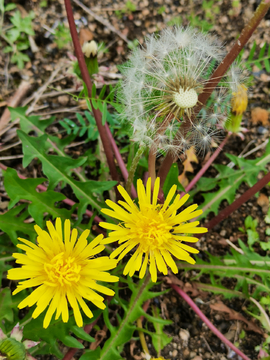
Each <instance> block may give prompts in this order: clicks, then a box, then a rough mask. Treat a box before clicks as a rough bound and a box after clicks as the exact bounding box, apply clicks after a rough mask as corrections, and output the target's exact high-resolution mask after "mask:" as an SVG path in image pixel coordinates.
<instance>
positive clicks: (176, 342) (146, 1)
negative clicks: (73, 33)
mask: <svg viewBox="0 0 270 360" xmlns="http://www.w3.org/2000/svg"><path fill="white" fill-rule="evenodd" d="M13 2H15V3H16V4H17V5H18V8H19V10H20V11H21V12H22V14H25V13H29V12H30V11H31V10H32V11H34V13H35V19H34V20H33V24H34V31H35V36H33V44H32V46H31V49H28V50H27V55H28V56H29V57H30V60H31V61H30V62H27V63H26V64H25V66H24V68H23V69H22V70H20V69H18V67H17V66H16V65H14V64H11V63H10V57H9V55H8V54H5V53H4V52H3V51H2V52H1V53H0V66H1V68H2V69H3V70H2V71H1V72H0V81H1V84H2V86H1V88H0V106H1V107H0V110H2V111H4V109H5V107H6V104H7V103H6V102H8V100H9V98H10V97H11V96H12V95H13V94H14V92H15V91H16V90H17V88H18V86H19V85H20V83H21V82H22V81H23V80H24V81H26V82H27V83H29V84H30V86H31V88H30V90H29V91H28V94H27V96H28V97H27V98H26V99H24V100H23V101H22V102H20V103H19V104H18V105H20V106H22V105H27V106H33V108H32V112H31V115H39V116H42V118H43V119H46V118H48V117H50V116H52V115H54V116H55V121H54V123H53V125H52V126H51V127H50V131H51V133H53V134H57V133H58V131H59V125H58V122H59V120H61V119H63V117H68V118H69V119H72V120H75V119H76V117H75V114H76V113H78V112H81V113H82V112H83V111H84V109H85V108H86V106H85V102H84V101H79V104H78V103H77V102H76V101H75V100H74V99H73V98H72V97H71V96H69V95H67V92H69V93H71V92H72V93H76V94H78V93H79V87H80V84H79V83H78V81H77V80H76V79H75V78H74V77H73V76H71V75H70V73H69V69H70V66H71V62H70V60H71V59H72V56H73V49H72V45H71V43H69V44H67V45H66V46H65V47H64V48H62V49H59V47H58V46H57V45H56V43H55V37H54V35H53V32H54V28H55V26H56V25H57V24H59V23H62V24H64V25H65V26H67V18H66V13H65V7H64V0H59V1H57V2H55V1H47V6H45V7H43V8H41V7H40V2H39V1H37V0H36V1H34V0H33V1H30V0H26V1H16V0H14V1H13ZM84 3H85V4H86V5H87V6H90V5H91V6H90V7H89V8H90V9H91V11H92V12H93V13H94V15H95V16H92V15H89V14H88V13H87V12H86V11H84V10H83V9H82V8H81V7H80V6H79V5H78V1H75V2H72V5H73V9H74V15H75V19H76V25H77V27H78V31H80V32H81V33H82V29H84V30H85V29H87V32H86V34H87V36H88V37H89V38H90V37H92V38H93V39H94V40H96V41H97V42H98V43H100V42H104V44H105V46H106V47H107V52H105V53H104V54H103V56H102V57H101V58H100V59H99V62H100V65H101V66H103V68H102V71H103V78H102V79H100V78H97V79H96V80H97V82H96V84H97V87H102V82H104V83H107V84H109V83H110V84H115V83H116V82H117V74H118V70H117V67H116V66H117V65H119V64H121V63H122V62H124V61H125V60H126V59H127V58H128V54H129V52H130V50H129V48H128V46H127V45H128V44H127V42H126V41H125V40H124V39H123V38H120V37H119V36H118V35H117V34H116V32H113V31H111V30H110V29H109V28H108V27H107V26H105V25H104V21H103V23H102V22H100V21H99V20H98V18H97V16H99V17H102V19H104V20H105V21H108V22H109V23H110V24H111V25H112V26H113V28H114V29H115V30H117V31H120V32H121V33H122V35H123V37H124V38H125V37H126V38H127V39H128V40H129V41H134V40H138V41H139V43H141V44H143V41H144V37H145V36H146V35H147V34H151V33H154V32H158V31H160V30H162V29H164V28H165V27H166V26H172V25H173V24H177V25H180V24H181V25H183V26H187V25H188V24H189V23H192V24H193V23H195V22H196V23H197V25H198V26H201V25H203V26H206V24H212V25H213V26H212V27H211V29H210V33H211V34H213V35H215V36H217V37H218V38H219V39H220V40H221V41H222V42H223V43H224V46H225V48H226V49H230V47H231V45H232V44H233V42H234V41H235V38H236V37H237V36H238V35H239V33H240V31H241V29H242V28H243V26H244V24H245V23H246V22H247V20H248V19H249V18H250V17H251V15H252V13H253V11H254V9H255V8H256V6H257V4H258V1H255V0H249V1H246V0H239V1H234V2H233V4H232V2H231V1H228V0H225V1H217V0H214V1H212V2H211V1H210V0H204V1H203V2H202V1H196V0H194V1H190V0H176V1H170V0H165V1H161V0H156V1H151V0H140V1H139V0H132V3H133V4H134V5H135V8H134V11H131V10H130V9H129V6H128V5H125V3H124V2H121V1H119V0H118V1H117V0H112V1H106V0H104V1H102V3H101V2H100V1H93V0H92V1H91V2H90V1H85V2H84ZM90 3H91V4H90ZM210 3H212V5H211V4H210ZM203 4H204V6H202V5H203ZM207 4H210V7H208V8H207V6H206V5H207ZM190 16H191V17H190ZM9 17H10V13H8V14H7V15H5V17H4V30H6V29H7V27H8V26H9V24H10V23H9ZM269 26H270V13H268V14H267V15H266V17H265V19H263V20H262V22H261V23H260V25H259V27H258V29H257V30H256V31H255V33H254V34H253V35H252V37H251V39H250V41H249V43H248V45H247V46H246V47H245V50H244V53H243V59H244V60H245V59H247V58H248V55H249V52H250V49H251V47H252V45H253V42H254V41H256V43H257V48H258V49H259V48H260V47H261V46H262V45H263V44H264V43H265V42H267V43H268V44H269ZM81 36H82V35H81ZM1 41H2V40H1ZM3 42H4V41H2V45H3ZM35 45H36V46H35ZM258 51H259V50H257V52H258ZM56 70H57V71H56ZM252 75H253V77H254V81H253V85H252V86H251V87H250V88H249V107H248V110H247V111H246V113H245V115H244V122H245V125H246V127H247V128H248V130H249V132H248V133H247V134H246V136H245V139H244V141H242V140H240V139H239V138H237V137H231V138H230V140H229V141H228V142H227V144H226V145H225V148H224V151H223V152H222V153H221V154H220V155H219V157H218V158H217V159H216V163H220V164H227V163H228V158H227V157H226V156H225V153H230V154H234V155H237V156H238V155H239V154H240V153H241V152H242V151H245V152H247V151H248V150H250V149H253V148H254V147H255V146H258V145H260V144H262V143H263V142H264V141H265V140H266V139H268V138H269V122H268V121H267V120H266V121H260V120H259V121H258V120H257V121H255V122H254V121H253V122H252V121H251V111H252V109H254V108H256V107H259V108H262V109H265V110H267V111H269V108H270V105H269V84H270V76H269V73H267V72H266V71H265V70H262V71H261V70H259V69H258V68H257V67H256V66H253V67H252ZM43 86H44V88H43V90H42V87H43ZM37 95H38V97H37V101H36V102H35V96H37ZM33 102H35V103H33ZM17 126H18V125H15V126H14V125H13V126H11V127H10V128H9V129H7V130H6V131H4V132H3V133H2V138H1V144H0V145H1V146H0V150H1V152H2V154H1V157H0V161H1V162H2V163H3V164H4V165H6V166H8V167H12V168H15V169H16V170H17V171H19V172H20V173H21V174H22V175H24V176H27V177H38V176H42V172H41V168H40V165H39V164H38V162H32V163H31V166H28V168H26V169H24V168H23V167H22V164H21V158H22V148H21V144H20V143H18V137H17V135H16V129H17ZM60 136H61V134H59V137H60ZM89 146H95V144H90V145H89V144H88V145H86V144H84V143H83V142H80V141H79V140H78V141H77V140H76V139H75V140H74V143H73V144H72V146H71V147H69V148H68V149H67V150H66V151H67V152H68V153H69V154H70V155H71V156H72V157H78V156H79V155H81V154H83V153H84V152H85V151H86V150H87V149H88V148H89ZM247 147H248V150H247ZM5 149H6V150H5ZM263 151H264V150H263V149H261V150H258V151H256V152H254V153H253V154H252V155H251V156H250V157H249V159H251V158H256V157H259V156H261V155H262V154H263ZM202 161H203V159H200V164H198V165H196V164H194V168H195V171H198V169H199V168H200V167H201V164H202ZM215 175H216V170H215V169H214V168H213V167H211V168H210V169H209V170H208V171H207V173H206V174H205V176H208V177H213V176H215ZM261 176H262V174H261ZM247 189H248V186H247V185H246V184H242V185H241V186H240V188H239V189H238V191H237V197H238V196H240V195H241V194H242V193H244V192H245V191H246V190H247ZM66 191H67V192H68V194H67V195H68V196H69V198H72V194H71V191H70V190H69V191H68V190H66ZM0 192H1V198H2V203H1V211H2V212H5V211H6V209H7V205H8V200H9V199H8V197H7V194H6V193H5V189H4V187H3V185H1V187H0ZM261 193H262V194H265V195H266V196H267V197H269V196H270V188H269V186H267V187H265V188H264V189H262V191H261ZM196 201H198V202H200V201H202V197H201V195H199V196H198V198H196ZM226 205H227V204H226V201H224V202H223V203H222V204H221V209H222V208H224V207H225V206H226ZM247 215H251V216H252V217H253V218H256V219H257V220H258V232H259V234H260V239H261V240H265V241H267V240H268V239H267V238H266V236H265V222H264V216H265V208H263V207H262V206H260V205H258V203H257V198H255V197H254V198H252V199H250V200H249V201H248V202H247V203H246V204H244V205H243V206H242V207H241V208H240V209H239V210H237V211H235V212H234V213H233V214H232V216H231V217H230V218H228V219H225V220H224V221H223V222H222V223H221V224H220V225H218V226H216V228H214V229H213V230H211V231H210V232H209V233H208V234H207V235H205V236H204V237H203V238H202V239H201V240H200V245H199V247H200V250H201V254H202V255H201V256H204V254H205V253H206V252H209V253H210V254H212V255H216V256H220V257H221V256H223V255H225V254H227V253H229V251H230V246H229V245H228V243H227V242H226V241H225V240H226V239H228V240H230V241H231V242H232V243H234V244H237V240H238V238H241V239H242V240H243V241H244V242H246V241H247V238H246V235H245V234H243V233H242V232H241V231H239V227H244V220H245V218H246V217H247ZM212 217H213V214H210V215H209V216H208V220H209V219H211V218H212ZM188 276H189V275H186V274H185V273H184V272H183V271H182V272H180V273H179V274H178V275H177V277H178V279H179V280H182V281H189V277H188ZM204 281H205V282H207V281H209V279H207V278H205V279H204ZM231 285H232V284H231V283H228V286H229V287H230V286H231ZM162 286H163V287H164V288H166V287H167V285H165V283H164V284H163V285H162ZM192 297H193V299H194V301H195V302H196V304H197V305H198V306H199V307H200V309H201V310H202V311H203V313H204V314H205V315H206V316H207V317H208V318H209V319H210V320H211V321H212V322H213V324H214V325H215V326H216V327H217V328H218V329H219V330H220V331H221V332H222V333H223V334H225V336H226V337H227V338H228V339H229V340H231V341H232V342H239V344H240V348H241V350H242V351H243V352H244V353H245V354H246V355H247V356H248V357H249V358H250V359H252V360H253V359H254V360H255V359H257V358H258V352H257V351H255V350H254V349H255V347H256V346H258V345H260V344H262V342H263V340H264V339H263V336H262V335H261V334H259V333H256V332H254V331H246V335H245V337H244V338H243V339H240V337H239V336H240V333H241V331H242V330H243V329H244V330H246V325H245V324H244V323H243V322H242V321H237V320H228V318H227V316H226V314H225V313H224V312H218V311H216V310H212V309H211V307H210V305H211V304H213V303H216V302H218V301H223V302H224V303H225V304H226V305H227V306H228V307H229V308H230V309H233V310H235V311H237V312H239V313H241V314H242V315H243V316H244V317H245V318H246V319H248V320H250V321H252V322H253V321H254V319H251V317H250V316H248V315H247V313H246V312H245V308H246V303H245V300H242V299H231V300H224V299H223V298H222V296H217V295H213V294H211V293H205V292H204V293H203V292H201V293H200V294H199V295H198V294H197V295H195V296H192ZM153 302H155V303H156V305H157V306H159V307H160V308H161V309H162V315H163V317H164V318H166V319H172V320H173V323H172V324H171V325H169V326H166V327H165V328H164V331H165V332H166V333H167V334H168V335H169V336H171V337H172V342H171V343H170V344H169V345H167V346H166V348H165V349H164V350H163V351H162V356H163V357H164V358H165V359H171V360H176V359H177V360H182V359H187V360H188V359H193V360H201V359H203V360H204V359H213V360H217V359H219V360H226V359H235V360H238V359H239V358H238V357H237V355H236V354H235V353H234V352H232V351H231V350H230V349H229V348H227V347H226V346H225V345H224V344H223V343H222V342H221V341H220V340H219V339H218V338H217V337H216V336H215V335H213V333H212V332H211V331H210V330H209V329H208V328H207V327H206V325H205V324H204V323H203V322H202V320H201V319H200V318H199V317H198V316H197V315H195V314H194V312H193V310H192V309H191V308H190V307H189V306H188V305H187V304H186V303H185V302H184V300H182V299H181V298H180V297H178V296H177V295H176V294H175V293H174V292H173V291H170V292H169V293H168V294H166V295H163V296H161V297H159V298H158V299H154V300H153ZM99 325H100V328H102V327H103V325H104V324H103V323H100V324H99ZM256 325H257V326H258V327H260V324H259V323H258V322H256ZM91 335H92V336H95V331H92V333H91ZM135 335H136V334H135ZM146 339H147V342H148V343H149V344H148V346H149V349H150V351H151V354H152V355H153V356H154V355H157V354H155V351H154V350H153V347H152V345H151V341H150V339H148V338H146ZM85 345H86V347H87V346H89V344H85ZM65 351H66V349H65V348H63V352H65ZM79 354H80V353H79V352H78V353H77V355H75V356H74V359H78V358H79ZM122 356H123V358H125V359H127V360H131V359H136V360H139V359H141V358H142V357H141V347H140V343H139V341H137V340H134V342H133V343H131V344H127V345H126V346H125V347H124V350H123V353H122ZM37 358H38V359H42V360H45V359H47V360H48V359H51V360H52V359H56V358H55V357H53V356H39V357H37Z"/></svg>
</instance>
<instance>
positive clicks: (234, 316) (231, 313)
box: [209, 301, 263, 334]
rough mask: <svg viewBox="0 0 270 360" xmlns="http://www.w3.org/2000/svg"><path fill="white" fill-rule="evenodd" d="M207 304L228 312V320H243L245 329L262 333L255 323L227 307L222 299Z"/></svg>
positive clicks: (212, 307) (217, 309)
mask: <svg viewBox="0 0 270 360" xmlns="http://www.w3.org/2000/svg"><path fill="white" fill-rule="evenodd" d="M209 306H210V308H211V309H213V310H216V311H221V312H225V313H227V314H229V316H228V319H229V320H239V321H243V322H244V323H245V324H246V325H247V327H246V330H247V331H254V332H256V333H258V334H263V331H262V330H261V329H260V328H259V327H258V326H257V325H256V324H254V323H253V322H251V321H249V320H247V319H246V318H245V317H244V316H243V315H242V314H240V313H239V312H237V311H235V310H233V309H230V308H228V306H226V305H225V304H223V302H222V301H217V302H216V303H215V304H210V305H209Z"/></svg>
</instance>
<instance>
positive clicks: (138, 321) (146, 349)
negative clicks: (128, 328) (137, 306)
mask: <svg viewBox="0 0 270 360" xmlns="http://www.w3.org/2000/svg"><path fill="white" fill-rule="evenodd" d="M137 327H138V328H141V329H142V327H143V326H142V319H141V318H140V317H139V318H138V319H137ZM138 333H139V338H140V342H141V345H142V349H143V351H144V352H145V353H146V354H149V350H148V347H147V344H146V341H145V337H144V333H143V332H142V331H140V330H138Z"/></svg>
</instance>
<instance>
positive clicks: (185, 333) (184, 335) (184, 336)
mask: <svg viewBox="0 0 270 360" xmlns="http://www.w3.org/2000/svg"><path fill="white" fill-rule="evenodd" d="M179 336H180V339H182V340H183V341H184V342H188V339H189V337H190V334H189V331H188V330H185V329H181V330H180V331H179Z"/></svg>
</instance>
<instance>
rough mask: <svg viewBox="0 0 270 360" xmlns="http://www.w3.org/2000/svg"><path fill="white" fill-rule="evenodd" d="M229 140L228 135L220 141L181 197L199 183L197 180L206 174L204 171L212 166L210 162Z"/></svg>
mask: <svg viewBox="0 0 270 360" xmlns="http://www.w3.org/2000/svg"><path fill="white" fill-rule="evenodd" d="M228 139H229V135H227V136H226V137H225V139H224V140H223V141H222V143H221V144H220V145H219V147H218V148H217V149H216V151H215V152H214V153H213V154H212V155H211V156H210V158H209V159H208V160H207V162H206V163H205V164H204V166H203V167H202V168H201V170H200V171H199V172H198V174H196V175H195V176H194V178H193V179H192V180H191V182H190V183H189V184H188V186H187V187H186V190H185V191H183V192H182V193H181V195H180V196H181V197H182V196H184V195H185V194H186V193H188V192H189V190H190V189H192V188H193V186H194V185H195V184H196V183H197V182H198V181H199V179H200V178H201V177H202V176H203V174H204V173H205V172H206V170H207V169H208V168H209V166H210V165H211V164H212V162H213V161H214V160H215V159H216V158H217V156H218V155H219V153H220V152H221V150H222V149H223V147H224V145H225V144H226V143H227V141H228Z"/></svg>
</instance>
